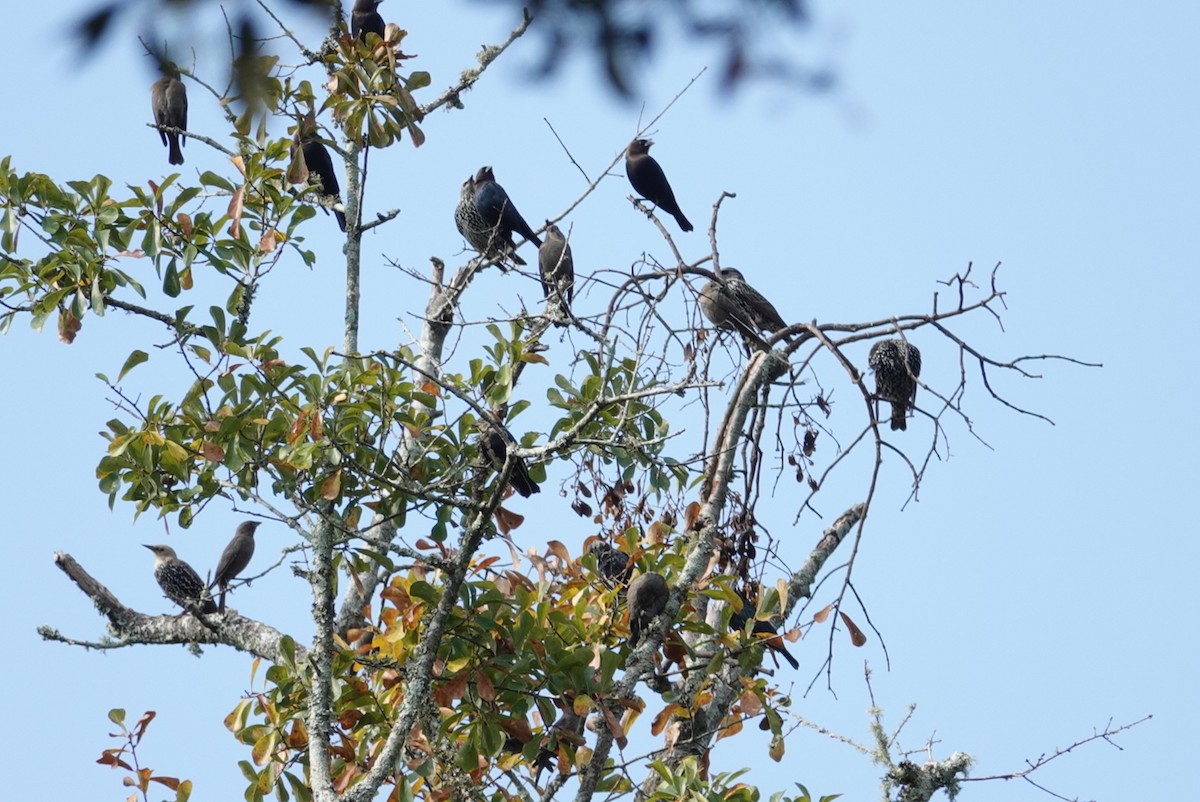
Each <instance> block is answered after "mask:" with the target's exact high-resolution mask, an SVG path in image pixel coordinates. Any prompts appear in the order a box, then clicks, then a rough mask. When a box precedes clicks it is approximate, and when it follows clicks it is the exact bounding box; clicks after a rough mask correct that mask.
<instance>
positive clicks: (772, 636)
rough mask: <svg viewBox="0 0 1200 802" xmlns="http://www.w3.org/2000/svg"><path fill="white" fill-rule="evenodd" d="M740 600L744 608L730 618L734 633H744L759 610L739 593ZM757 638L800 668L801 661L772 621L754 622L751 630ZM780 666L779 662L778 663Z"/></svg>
mask: <svg viewBox="0 0 1200 802" xmlns="http://www.w3.org/2000/svg"><path fill="white" fill-rule="evenodd" d="M738 596H739V598H741V600H742V608H741V609H740V610H736V611H734V613H733V615H731V616H730V617H729V628H730V629H732V630H734V631H744V630H745V629H746V622H747V621H749V620H750V619H751V617H752V616H754V615H755V614H756V613H757V612H758V610H757V608H756V607H755V606H754V605H753V604H751V603H750V600H749V599H747V598H746V597H745V595H743V594H741V593H739V594H738ZM751 631H752V633H753V634H754V635H755V636H759V638H760V642H761V643H762V645H763V646H765V647H767V649H769V650H770V651H772V652H774V653H775V654H781V655H783V659H785V660H787V661H788V662H789V663H791V664H792V668H799V667H800V661H798V660H797V659H796V658H795V657H793V656H792V653H791V652H789V651H788V650H787V646H785V645H784V643H783V638H782V637H780V635H779V630H778V629H777V628H775V627H774V626H772V625H771V622H770V621H760V620H758V619H757V618H756V619H755V620H754V627H753V629H752V630H751ZM776 664H778V661H776Z"/></svg>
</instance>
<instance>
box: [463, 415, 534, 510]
mask: <svg viewBox="0 0 1200 802" xmlns="http://www.w3.org/2000/svg"><path fill="white" fill-rule="evenodd" d="M475 426H476V428H478V429H479V451H480V453H481V454H482V455H483V458H484V460H485V461H486V463H487V464H488V465H490V466H491V467H492V468H494V469H495V470H497V471H499V470H501V469H502V468H503V467H504V463H505V461H506V460H507V459H508V444H509V443H514V442H515V441H514V440H513V436H512V435H511V434H509V433H508V431H507V430H505V429H501V428H497V427H496V426H494V425H492V423H491V422H490V421H486V420H480V421H478V422H477V423H476V424H475ZM508 485H509V487H511V488H512V489H513V490H515V491H517V492H518V493H520V494H521V495H522V496H523V497H525V498H529V497H530V496H532V495H533V494H534V493H540V492H542V488H540V487H538V484H537V482H535V481H533V478H532V477H531V476H530V475H529V466H527V465H526V464H525V460H523V459H522V458H520V457H515V458H514V460H513V469H512V473H510V474H509V476H508Z"/></svg>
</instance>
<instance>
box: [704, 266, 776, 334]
mask: <svg viewBox="0 0 1200 802" xmlns="http://www.w3.org/2000/svg"><path fill="white" fill-rule="evenodd" d="M699 303H700V311H701V312H703V313H704V316H705V317H706V318H708V319H709V321H710V322H711V323H712V324H713V325H714V326H716V327H717V328H718V329H722V330H724V331H735V332H737V333H739V334H741V335H742V339H743V341H744V342H745V345H746V353H747V354H749V353H750V348H751V345H752V344H753V345H754V346H757V347H759V348H763V349H764V350H765V349H766V348H767V346H766V343H765V342H764V341H763V339H762V336H761V334H760V332H772V331H778V330H779V329H782V328H786V327H787V324H786V323H784V322H783V318H782V317H781V316H780V315H779V311H778V310H776V309H775V307H774V305H772V304H771V302H770V301H768V300H767V299H766V298H765V297H763V295H762V293H760V292H759V291H758V290H756V289H754V288H753V287H751V286H750V285H749V284H748V283H746V278H745V276H743V275H742V272H741V271H740V270H735V269H734V268H732V267H726V268H724V269H722V270H721V272H720V273H718V278H717V279H714V280H712V281H709V282H708V283H707V284H705V285H704V287H703V288H702V289H701V290H700V297H699Z"/></svg>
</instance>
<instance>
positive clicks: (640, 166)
mask: <svg viewBox="0 0 1200 802" xmlns="http://www.w3.org/2000/svg"><path fill="white" fill-rule="evenodd" d="M653 144H654V143H653V142H651V141H650V140H649V139H635V140H633V141H632V142H630V143H629V147H627V148H625V175H627V176H629V183H630V184H632V185H633V191H634V192H636V193H637V194H639V195H641V196H642V197H643V198H645V199H646V200H648V201H650V202H651V203H653V204H654V205H655V206H657V207H658V208H660V209H662V210H663V211H664V212H666V213H667V214H669V215H671V216H672V217H674V218H675V222H676V223H678V224H679V227H680V228H682V229H683V230H684V231H691V230H692V224H691V223H689V222H688V219H687V218H686V217H684V216H683V212H682V211H680V209H679V202H678V201H676V200H675V193H674V192H672V191H671V184H670V183H668V181H667V174H666V173H664V172H663V169H662V167H661V166H659V164H658V162H657V161H655V159H654V157H653V156H651V155H650V146H651V145H653Z"/></svg>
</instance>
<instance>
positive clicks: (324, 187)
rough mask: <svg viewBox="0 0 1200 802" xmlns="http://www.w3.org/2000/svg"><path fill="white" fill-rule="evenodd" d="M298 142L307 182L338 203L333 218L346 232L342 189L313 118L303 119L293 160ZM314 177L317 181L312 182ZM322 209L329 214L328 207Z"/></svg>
mask: <svg viewBox="0 0 1200 802" xmlns="http://www.w3.org/2000/svg"><path fill="white" fill-rule="evenodd" d="M297 140H299V142H300V144H301V152H302V153H303V154H304V166H305V167H306V168H307V172H308V175H307V178H306V180H308V181H309V182H310V183H312V184H315V185H316V186H317V187H318V191H319V192H320V194H321V195H323V196H325V197H326V198H331V199H333V200H334V201H336V202H337V206H335V207H333V216H334V217H335V218H336V219H337V224H338V228H340V229H341V230H342V231H345V230H346V213H345V212H344V211H343V210H342V188H341V185H339V184H338V178H337V171H336V170H334V169H333V160H332V159H331V158H329V151H328V150H326V149H325V145H324V144H323V143H322V142H321V139H320V134H319V133H318V132H317V128H316V123H315V122H314V121H313V120H312V118H305V119H302V120H301V121H300V124H299V126H298V127H297V129H296V135H295V136H294V137H293V138H292V158H293V159H294V158H295V154H296V142H297ZM301 175H303V173H301ZM313 177H315V178H316V179H317V180H316V181H312V180H311V179H312V178H313ZM321 208H322V209H323V210H324V211H325V214H329V212H330V209H329V208H328V207H326V206H322V207H321Z"/></svg>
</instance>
